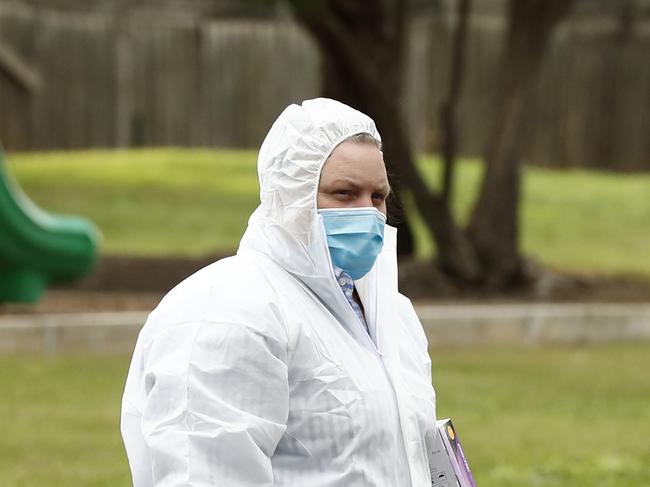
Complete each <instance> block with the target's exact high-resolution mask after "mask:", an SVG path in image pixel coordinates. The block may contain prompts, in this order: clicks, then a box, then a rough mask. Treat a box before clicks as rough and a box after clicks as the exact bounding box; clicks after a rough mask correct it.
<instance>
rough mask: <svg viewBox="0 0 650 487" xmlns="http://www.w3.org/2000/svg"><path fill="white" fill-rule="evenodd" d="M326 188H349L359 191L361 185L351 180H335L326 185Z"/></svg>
mask: <svg viewBox="0 0 650 487" xmlns="http://www.w3.org/2000/svg"><path fill="white" fill-rule="evenodd" d="M328 186H330V187H332V186H350V187H352V188H354V189H359V188H360V187H361V185H360V184H359V183H357V182H356V181H355V180H354V179H352V178H337V179H335V180H334V181H332V182H331V183H330V184H328Z"/></svg>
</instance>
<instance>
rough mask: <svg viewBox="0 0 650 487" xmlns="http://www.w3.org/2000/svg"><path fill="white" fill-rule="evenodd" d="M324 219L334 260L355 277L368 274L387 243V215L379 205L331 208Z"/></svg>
mask: <svg viewBox="0 0 650 487" xmlns="http://www.w3.org/2000/svg"><path fill="white" fill-rule="evenodd" d="M318 213H319V214H320V216H321V217H322V219H323V225H324V226H325V234H326V235H327V246H328V247H329V249H330V255H331V257H332V263H333V264H334V265H335V266H337V267H339V268H341V269H343V270H344V271H345V272H347V273H348V274H349V275H350V277H352V279H354V280H357V279H361V278H362V277H363V276H365V275H366V274H367V273H368V272H370V269H372V266H373V265H374V264H375V260H377V256H378V255H379V252H381V248H382V246H383V245H384V225H385V224H386V216H385V215H384V214H383V213H381V212H380V211H379V210H377V209H376V208H371V207H368V208H327V209H322V210H318Z"/></svg>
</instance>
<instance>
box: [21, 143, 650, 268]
mask: <svg viewBox="0 0 650 487" xmlns="http://www.w3.org/2000/svg"><path fill="white" fill-rule="evenodd" d="M9 159H10V167H11V169H12V170H13V172H14V173H15V175H16V177H17V179H18V181H19V182H20V184H21V185H22V187H23V188H24V189H25V191H26V192H27V194H28V195H29V196H30V197H31V198H32V199H33V200H34V201H36V202H37V203H38V204H39V205H40V206H42V207H43V208H44V209H46V210H49V211H53V212H60V213H72V214H81V215H85V216H87V217H88V218H90V219H92V220H93V221H95V222H96V223H97V224H98V225H99V226H100V228H101V229H102V231H103V233H104V237H105V241H104V245H103V251H104V252H105V253H108V254H122V255H189V256H199V255H205V254H215V253H216V254H223V253H228V252H232V251H234V250H235V249H236V247H237V244H238V242H239V239H240V237H241V235H242V233H243V231H244V229H245V228H246V223H247V219H248V216H249V215H250V213H251V212H252V210H253V209H254V208H255V207H256V206H257V204H258V202H259V194H258V182H257V174H256V168H255V164H256V153H255V151H246V150H212V149H147V150H128V151H107V150H96V151H74V152H52V153H29V154H11V155H10V157H9ZM420 167H421V169H422V173H423V174H424V175H425V177H426V178H427V180H428V181H429V183H430V184H431V185H432V186H436V184H437V181H438V174H439V171H440V164H439V160H438V159H437V158H433V157H424V158H422V159H421V161H420ZM482 171H483V168H482V165H481V164H479V163H478V162H477V161H475V160H465V161H462V163H461V164H459V167H458V176H457V179H456V191H455V193H456V195H457V197H456V201H455V212H456V214H457V216H458V217H459V219H460V220H461V221H463V222H466V221H467V219H468V215H469V212H470V211H471V208H472V204H473V201H474V199H475V195H476V192H477V189H478V186H479V184H480V177H481V174H482ZM524 174H525V179H524V188H523V189H524V198H523V205H522V210H521V221H522V244H523V248H524V251H525V252H526V253H527V254H529V255H532V256H534V257H536V258H538V259H540V260H541V261H543V262H545V263H547V264H549V265H551V266H553V267H556V268H559V269H565V270H571V271H580V272H585V273H589V274H604V275H626V274H629V275H641V276H646V277H648V276H650V259H647V258H646V257H647V246H648V242H650V223H649V222H650V201H649V200H648V188H649V187H650V174H635V175H629V174H628V175H623V174H609V173H599V172H594V171H585V170H561V171H560V170H549V169H543V168H533V167H529V168H526V171H525V173H524ZM408 206H409V207H410V208H411V209H412V208H413V204H412V202H411V203H410V204H409V205H408ZM410 213H414V212H413V211H410ZM414 221H415V231H416V237H417V242H418V254H419V255H420V257H423V258H426V257H430V256H431V255H432V254H433V252H434V247H433V244H432V242H431V239H430V238H429V236H428V235H427V232H426V231H425V228H424V226H423V225H422V223H421V222H420V221H419V220H418V219H417V218H415V219H414Z"/></svg>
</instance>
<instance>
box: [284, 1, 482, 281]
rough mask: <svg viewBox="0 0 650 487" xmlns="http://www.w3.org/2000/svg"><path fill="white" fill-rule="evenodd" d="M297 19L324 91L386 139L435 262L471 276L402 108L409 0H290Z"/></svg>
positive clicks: (466, 254) (461, 242) (466, 253)
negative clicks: (313, 51) (313, 50)
mask: <svg viewBox="0 0 650 487" xmlns="http://www.w3.org/2000/svg"><path fill="white" fill-rule="evenodd" d="M290 3H291V5H292V7H293V10H294V12H295V14H296V16H297V18H298V20H299V21H300V22H301V23H302V24H303V25H304V26H305V27H306V28H307V30H308V31H309V32H310V33H311V34H312V35H313V37H314V38H315V40H316V42H317V44H318V46H319V48H320V50H321V53H322V54H323V57H324V63H323V67H324V70H325V74H324V80H325V92H326V93H327V94H328V95H330V96H334V97H336V98H338V99H339V100H341V101H343V102H347V103H349V104H352V106H354V107H355V108H357V109H359V110H361V111H363V112H364V113H367V114H368V115H369V116H370V117H372V118H373V119H374V121H375V123H376V124H377V127H378V128H379V130H380V132H381V133H382V134H383V139H384V158H385V160H386V165H387V168H388V171H389V173H391V174H392V176H393V185H395V186H396V187H397V188H399V190H400V192H401V190H402V188H404V189H408V190H410V191H411V192H412V194H413V197H414V199H415V204H416V206H417V209H418V211H419V212H420V214H421V216H422V218H423V220H424V222H425V224H426V225H427V227H428V228H429V229H430V231H431V232H432V234H433V236H434V239H435V241H436V244H437V248H438V258H439V262H440V266H441V268H442V269H443V270H445V271H446V272H448V273H450V274H452V275H454V276H455V277H459V278H461V279H463V280H467V281H472V280H475V279H476V277H477V275H478V267H477V263H476V259H475V258H474V255H473V252H472V251H471V247H470V245H469V241H468V240H467V238H466V236H465V235H464V234H463V232H461V231H460V229H459V228H458V227H457V226H456V224H455V222H454V220H453V217H452V215H451V213H450V211H449V208H447V207H446V206H445V205H444V204H443V200H442V199H441V198H440V197H439V196H438V195H435V194H433V193H432V192H431V191H430V189H429V188H428V187H427V185H426V184H425V182H424V180H423V179H422V177H421V176H420V174H419V172H418V170H417V167H416V164H415V159H414V157H413V153H412V151H411V148H410V144H409V137H408V135H407V132H406V130H405V122H404V118H403V114H402V113H401V108H400V104H399V101H400V94H401V84H402V83H401V80H402V77H403V72H402V64H403V60H402V51H403V44H404V29H405V23H406V19H405V15H406V11H405V9H406V5H405V2H404V1H403V0H384V1H378V2H377V3H376V4H375V5H373V8H372V9H368V8H367V3H366V2H364V1H362V0H354V1H353V0H313V1H305V0H290Z"/></svg>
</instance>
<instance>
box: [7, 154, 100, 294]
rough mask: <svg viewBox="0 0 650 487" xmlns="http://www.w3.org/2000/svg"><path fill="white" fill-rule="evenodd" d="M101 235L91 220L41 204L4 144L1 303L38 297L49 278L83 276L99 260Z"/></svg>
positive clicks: (57, 279)
mask: <svg viewBox="0 0 650 487" xmlns="http://www.w3.org/2000/svg"><path fill="white" fill-rule="evenodd" d="M99 239H100V233H99V231H98V230H97V228H96V227H95V226H94V225H93V224H92V223H90V222H89V221H87V220H84V219H82V218H79V217H73V216H59V215H51V214H49V213H46V212H45V211H43V210H41V209H40V208H38V207H37V206H36V205H35V204H34V203H33V202H32V201H31V200H30V199H29V198H28V197H27V196H26V195H25V193H23V191H22V190H21V189H20V188H19V187H18V184H17V183H16V182H15V181H14V180H13V178H12V177H11V175H10V174H9V171H8V168H7V164H6V162H5V157H4V154H3V152H2V150H0V303H2V302H27V303H31V302H35V301H38V299H39V298H40V296H41V295H42V294H43V292H44V291H45V288H46V287H47V286H48V284H50V283H53V282H62V281H72V280H74V279H78V278H80V277H82V276H84V275H85V274H87V273H88V272H89V271H90V270H91V269H92V268H93V265H94V264H95V261H96V260H97V251H98V242H99Z"/></svg>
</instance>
